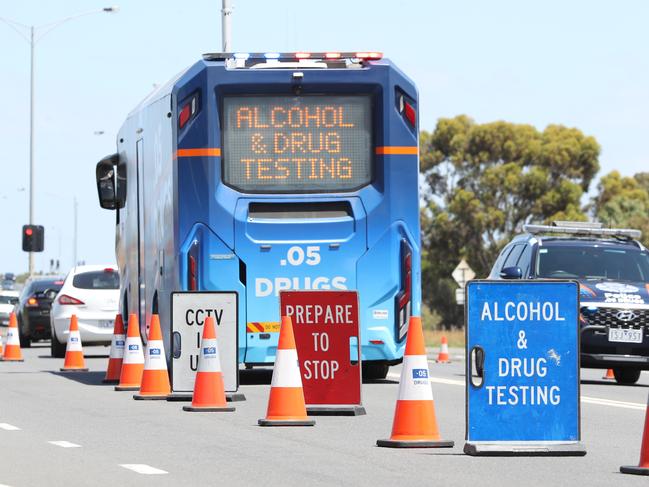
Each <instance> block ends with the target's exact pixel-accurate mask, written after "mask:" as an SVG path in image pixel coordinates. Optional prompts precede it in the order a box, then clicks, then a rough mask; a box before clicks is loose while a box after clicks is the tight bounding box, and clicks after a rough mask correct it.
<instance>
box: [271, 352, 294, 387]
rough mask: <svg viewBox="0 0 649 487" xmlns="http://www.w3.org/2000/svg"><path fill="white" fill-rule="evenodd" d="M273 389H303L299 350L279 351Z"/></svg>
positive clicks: (274, 368) (272, 382)
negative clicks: (298, 356)
mask: <svg viewBox="0 0 649 487" xmlns="http://www.w3.org/2000/svg"><path fill="white" fill-rule="evenodd" d="M270 385H271V387H302V376H300V364H299V363H298V361H297V350H295V349H292V350H291V349H289V350H277V355H276V357H275V367H273V380H272V381H271V383H270Z"/></svg>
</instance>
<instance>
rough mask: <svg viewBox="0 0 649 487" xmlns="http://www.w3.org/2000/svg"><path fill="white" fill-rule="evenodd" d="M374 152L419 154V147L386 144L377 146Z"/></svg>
mask: <svg viewBox="0 0 649 487" xmlns="http://www.w3.org/2000/svg"><path fill="white" fill-rule="evenodd" d="M376 153H377V154H388V155H417V154H419V147H417V146H416V145H405V146H401V145H388V146H385V147H377V148H376Z"/></svg>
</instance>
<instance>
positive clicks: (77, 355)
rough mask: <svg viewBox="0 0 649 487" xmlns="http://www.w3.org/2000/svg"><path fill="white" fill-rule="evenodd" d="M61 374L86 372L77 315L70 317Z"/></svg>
mask: <svg viewBox="0 0 649 487" xmlns="http://www.w3.org/2000/svg"><path fill="white" fill-rule="evenodd" d="M61 372H88V368H87V367H86V363H85V361H84V359H83V347H82V345H81V334H80V333H79V323H78V322H77V315H72V316H70V328H69V330H68V344H67V346H66V347H65V362H63V367H62V368H61Z"/></svg>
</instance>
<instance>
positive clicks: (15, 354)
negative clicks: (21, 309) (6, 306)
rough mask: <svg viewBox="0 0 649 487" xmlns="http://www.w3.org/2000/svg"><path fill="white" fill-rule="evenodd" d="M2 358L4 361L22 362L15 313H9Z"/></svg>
mask: <svg viewBox="0 0 649 487" xmlns="http://www.w3.org/2000/svg"><path fill="white" fill-rule="evenodd" d="M2 360H3V361H5V362H22V361H23V354H22V351H21V350H20V338H19V337H18V323H17V322H16V314H15V313H13V312H12V313H11V315H9V328H7V339H6V341H5V348H4V353H3V355H2Z"/></svg>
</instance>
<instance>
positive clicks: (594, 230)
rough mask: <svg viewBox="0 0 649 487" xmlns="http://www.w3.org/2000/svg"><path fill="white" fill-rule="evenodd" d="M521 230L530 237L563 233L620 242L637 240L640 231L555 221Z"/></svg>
mask: <svg viewBox="0 0 649 487" xmlns="http://www.w3.org/2000/svg"><path fill="white" fill-rule="evenodd" d="M523 230H524V231H525V232H527V233H531V234H532V235H538V234H543V233H563V234H568V235H589V236H592V237H613V238H617V239H621V240H632V239H639V238H640V237H642V232H641V231H640V230H636V229H632V228H603V226H602V224H601V223H599V222H567V221H555V222H552V225H523Z"/></svg>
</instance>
